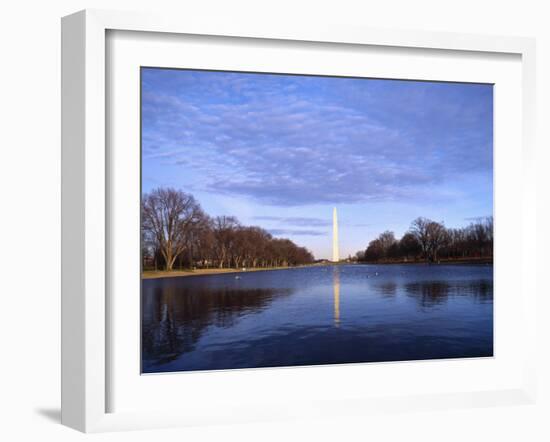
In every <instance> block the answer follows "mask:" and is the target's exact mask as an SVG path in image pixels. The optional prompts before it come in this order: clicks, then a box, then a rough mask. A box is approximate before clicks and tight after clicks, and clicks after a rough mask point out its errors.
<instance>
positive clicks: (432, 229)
mask: <svg viewBox="0 0 550 442" xmlns="http://www.w3.org/2000/svg"><path fill="white" fill-rule="evenodd" d="M426 231H427V232H428V253H429V256H430V259H431V260H432V261H433V262H437V255H438V252H439V250H440V249H441V248H442V247H443V246H444V245H445V244H446V243H447V238H448V235H447V230H446V229H445V226H444V225H443V224H442V223H438V222H435V221H430V222H429V223H428V225H427V226H426Z"/></svg>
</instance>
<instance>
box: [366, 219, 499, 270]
mask: <svg viewBox="0 0 550 442" xmlns="http://www.w3.org/2000/svg"><path fill="white" fill-rule="evenodd" d="M492 257H493V217H492V216H490V217H486V218H480V219H478V220H476V221H475V222H472V223H471V224H470V225H469V226H467V227H462V228H446V227H445V225H444V224H443V223H442V222H436V221H433V220H430V219H427V218H423V217H420V218H416V219H415V220H414V221H413V222H412V223H411V226H410V228H409V230H408V231H407V232H406V233H405V234H404V235H403V236H402V237H401V238H400V239H397V238H396V237H395V235H394V233H393V232H391V231H388V230H387V231H385V232H383V233H381V234H380V235H379V236H378V237H377V238H376V239H374V240H372V241H371V242H369V244H368V247H367V248H366V250H364V251H363V250H361V251H359V252H357V254H356V259H357V260H358V261H363V262H402V261H413V262H414V261H420V260H422V261H426V262H439V261H440V260H442V259H443V260H465V259H492Z"/></svg>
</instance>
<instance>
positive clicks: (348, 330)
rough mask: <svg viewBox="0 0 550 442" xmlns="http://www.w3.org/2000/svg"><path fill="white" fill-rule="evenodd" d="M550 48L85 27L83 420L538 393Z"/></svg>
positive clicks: (73, 55)
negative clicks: (537, 205)
mask: <svg viewBox="0 0 550 442" xmlns="http://www.w3.org/2000/svg"><path fill="white" fill-rule="evenodd" d="M533 48H534V43H533V42H532V41H531V40H529V39H521V38H494V37H481V36H469V35H455V34H443V33H442V34H429V33H422V32H390V31H380V30H366V29H349V28H346V29H344V28H339V27H334V28H330V27H328V28H327V27H325V28H323V29H322V30H321V29H315V28H314V27H310V26H309V25H308V26H307V27H302V28H299V29H292V28H290V27H288V28H284V27H283V28H279V27H276V28H272V27H269V26H267V27H266V26H263V25H262V26H260V25H259V24H257V25H250V24H244V23H231V24H229V23H214V22H201V21H197V20H194V21H188V22H180V21H178V20H171V19H170V18H166V17H151V16H143V15H140V14H127V13H111V12H106V11H85V12H81V13H77V14H75V15H72V16H69V17H66V18H64V20H63V200H62V201H63V249H62V250H63V278H62V283H63V284H62V287H63V315H62V316H63V332H62V335H63V409H62V419H63V422H64V423H65V424H67V425H69V426H71V427H74V428H77V429H80V430H82V431H106V430H109V429H121V428H152V427H162V426H173V425H189V424H206V423H209V422H238V421H254V420H262V419H281V418H285V417H288V416H304V417H307V416H324V415H334V414H358V413H361V414H363V413H369V412H370V411H372V410H380V409H383V410H386V411H388V412H391V411H394V410H408V409H411V410H412V409H417V408H418V407H433V408H440V407H464V406H481V405H489V404H495V405H496V404H499V403H526V402H529V401H531V400H532V397H533V393H534V389H535V380H534V374H533V370H534V362H533V348H532V344H531V343H532V342H533V339H532V336H533V333H534V324H533V318H534V315H535V311H536V305H535V301H536V286H535V282H534V281H535V280H534V278H532V273H533V272H534V270H533V269H530V268H529V266H519V267H518V265H517V263H518V259H519V260H520V262H522V263H525V260H526V256H528V255H529V254H530V253H531V251H532V250H533V248H534V247H535V241H534V230H533V229H530V226H532V223H533V222H534V214H533V210H534V208H533V207H534V203H533V199H532V198H533V195H534V191H535V188H534V181H533V177H532V176H531V175H530V174H529V173H528V172H529V168H530V164H531V162H532V160H533V149H534V147H533V137H534V132H533V126H532V124H533V123H532V120H533V112H534V111H533V106H534V104H533V96H534V69H533V63H534V60H533V57H534V49H533ZM511 177H514V179H511ZM519 184H521V185H519ZM518 324H520V325H519V326H518ZM410 379H415V382H413V383H411V382H410ZM182 397H185V398H186V401H183V402H182V401H181V398H182Z"/></svg>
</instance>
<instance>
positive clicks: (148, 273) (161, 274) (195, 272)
mask: <svg viewBox="0 0 550 442" xmlns="http://www.w3.org/2000/svg"><path fill="white" fill-rule="evenodd" d="M324 265H327V264H308V265H302V266H293V267H251V268H246V269H245V270H243V269H219V268H210V269H183V270H172V271H166V270H156V271H155V270H145V271H143V272H142V274H141V278H142V279H154V278H175V277H180V276H199V275H219V274H223V273H250V272H265V271H268V270H289V269H301V268H304V267H319V266H324Z"/></svg>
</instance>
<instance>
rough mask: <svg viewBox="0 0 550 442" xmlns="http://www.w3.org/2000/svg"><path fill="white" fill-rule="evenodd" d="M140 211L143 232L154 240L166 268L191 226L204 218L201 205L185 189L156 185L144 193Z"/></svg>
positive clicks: (182, 246)
mask: <svg viewBox="0 0 550 442" xmlns="http://www.w3.org/2000/svg"><path fill="white" fill-rule="evenodd" d="M141 214H142V215H141V216H142V231H143V232H144V235H145V236H146V237H147V238H150V239H151V240H152V241H153V242H154V243H155V246H156V247H157V249H158V250H159V251H160V253H161V255H162V257H163V259H164V262H165V267H166V270H172V268H173V266H174V262H175V261H176V259H177V258H178V256H179V255H180V254H181V253H182V252H183V251H184V250H185V249H186V247H187V246H188V242H189V237H190V236H191V235H192V234H193V229H194V228H195V227H196V226H197V225H198V224H200V223H201V221H202V220H203V219H204V213H203V211H202V209H201V207H200V205H199V204H198V203H197V202H196V201H195V199H194V198H193V196H191V195H189V194H187V193H185V192H182V191H180V190H175V189H171V188H168V189H164V188H158V189H155V190H153V191H151V192H150V193H148V194H145V195H143V198H142V202H141Z"/></svg>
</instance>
